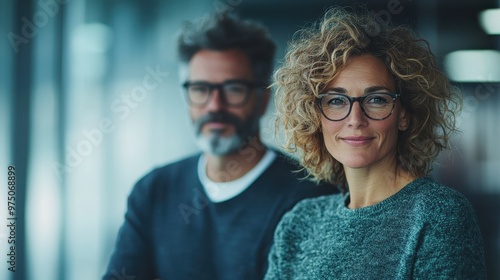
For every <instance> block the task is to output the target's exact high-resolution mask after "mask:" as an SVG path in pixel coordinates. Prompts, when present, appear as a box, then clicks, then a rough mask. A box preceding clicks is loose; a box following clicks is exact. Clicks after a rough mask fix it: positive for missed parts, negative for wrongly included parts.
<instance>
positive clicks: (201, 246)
mask: <svg viewBox="0 0 500 280" xmlns="http://www.w3.org/2000/svg"><path fill="white" fill-rule="evenodd" d="M198 159H199V155H196V156H193V157H190V158H187V159H185V160H182V161H179V162H177V163H173V164H170V165H167V166H165V167H162V168H159V169H156V170H154V171H152V172H151V173H149V174H148V175H146V176H145V177H144V178H142V179H141V180H140V181H139V182H138V183H137V184H136V186H135V187H134V189H133V191H132V193H131V194H130V196H129V199H128V209H127V212H126V214H125V222H124V224H123V226H122V228H121V230H120V233H119V236H118V239H117V243H116V247H115V251H114V252H113V255H112V257H111V261H110V263H109V266H108V269H107V272H106V274H105V276H104V277H103V279H113V278H117V277H122V278H124V277H132V276H134V277H135V278H134V279H136V280H142V279H148V280H152V279H158V278H159V279H163V280H165V279H231V280H233V279H262V278H263V277H264V274H265V271H266V269H267V256H268V253H269V250H270V247H271V243H272V238H273V233H274V229H275V227H276V225H277V223H278V222H279V220H280V218H281V217H282V215H283V214H284V213H285V212H286V211H287V210H289V209H291V208H292V207H293V206H294V205H295V204H296V203H297V202H298V201H299V200H301V199H303V198H306V197H315V196H320V195H323V194H329V193H333V192H336V189H335V188H334V187H333V186H325V185H320V186H317V185H315V184H314V183H312V182H309V181H299V180H298V179H297V177H299V176H300V175H295V173H292V170H297V169H298V167H297V166H296V165H294V164H292V163H291V160H289V159H285V158H284V157H282V156H281V155H278V157H277V158H276V159H275V160H274V162H273V163H272V164H271V166H269V167H268V168H267V170H266V171H264V173H263V174H262V175H261V176H260V177H259V178H258V179H257V180H256V181H255V182H254V183H253V184H252V185H251V186H250V187H249V188H248V189H246V190H245V191H243V192H242V193H241V194H239V195H238V196H236V197H234V198H232V199H230V200H227V201H223V202H219V203H212V202H211V201H209V199H208V198H207V196H206V194H205V191H204V189H203V186H202V185H201V183H200V181H199V179H198V173H197V163H198ZM117 279H120V278H117ZM125 279H128V278H125Z"/></svg>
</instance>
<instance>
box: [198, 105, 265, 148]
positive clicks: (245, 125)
mask: <svg viewBox="0 0 500 280" xmlns="http://www.w3.org/2000/svg"><path fill="white" fill-rule="evenodd" d="M210 122H221V123H227V124H231V125H233V126H234V128H235V133H234V134H233V135H229V136H222V134H223V133H224V130H223V129H221V130H212V131H210V132H209V134H208V135H204V134H203V133H202V128H203V125H205V124H207V123H210ZM193 124H194V129H195V134H196V135H195V136H196V143H197V144H198V147H199V148H200V149H201V150H202V151H203V152H205V153H208V154H212V155H216V156H224V155H228V154H231V153H235V152H236V151H237V150H238V149H239V148H240V147H241V146H242V145H243V144H244V143H245V141H249V138H250V137H252V136H257V135H258V133H259V118H258V116H257V114H256V113H254V114H252V115H250V116H249V117H248V118H247V119H246V120H241V119H240V118H238V117H237V116H235V115H233V114H231V113H228V112H227V111H223V110H221V111H218V112H215V113H213V112H211V113H208V114H207V115H204V116H202V117H200V118H199V119H198V120H195V121H193Z"/></svg>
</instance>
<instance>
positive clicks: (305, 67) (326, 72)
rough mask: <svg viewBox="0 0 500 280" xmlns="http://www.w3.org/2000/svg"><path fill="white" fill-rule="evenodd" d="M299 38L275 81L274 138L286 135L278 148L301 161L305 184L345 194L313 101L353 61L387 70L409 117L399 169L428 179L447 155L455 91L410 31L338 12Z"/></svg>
mask: <svg viewBox="0 0 500 280" xmlns="http://www.w3.org/2000/svg"><path fill="white" fill-rule="evenodd" d="M296 36H297V37H298V38H295V40H294V41H293V42H292V43H290V45H289V49H288V52H287V54H286V57H285V61H284V63H283V65H282V66H281V67H280V68H279V69H278V70H277V71H276V72H275V73H274V79H275V82H274V85H275V86H277V89H276V93H275V104H276V107H277V119H276V126H277V130H276V131H279V129H280V128H281V129H283V132H284V141H285V142H284V145H283V147H284V148H285V149H286V150H287V151H288V152H293V153H298V156H299V161H300V162H301V164H302V165H303V166H304V167H305V168H306V169H307V170H308V172H309V174H310V176H312V177H313V178H314V179H315V180H317V181H327V182H330V183H334V184H337V185H338V186H339V187H340V188H341V189H342V190H343V191H347V185H346V178H345V174H344V171H343V167H342V164H341V163H340V162H338V161H337V160H335V159H334V158H333V157H332V156H331V155H330V153H329V152H328V151H327V149H326V146H325V144H324V140H323V134H322V131H321V119H320V118H321V117H320V116H321V112H320V110H319V108H318V106H317V96H318V94H320V93H322V92H323V91H324V90H326V89H327V87H328V85H329V84H330V83H331V82H332V81H333V80H334V79H335V77H336V76H337V75H338V73H339V71H341V70H342V69H343V67H344V66H345V65H346V62H347V61H348V59H349V58H350V57H353V56H357V55H361V54H371V55H374V56H375V57H377V58H379V59H380V60H381V61H382V62H383V63H384V64H385V66H386V67H387V69H388V71H389V73H390V74H391V75H392V77H393V78H394V83H395V85H396V89H397V91H398V93H400V94H401V98H400V102H401V105H402V107H403V108H404V109H405V110H406V112H407V114H408V115H409V117H410V122H409V127H408V129H406V130H405V131H399V136H398V146H397V160H398V165H399V167H400V168H402V169H403V170H405V171H407V172H409V173H410V174H412V175H413V176H417V177H422V176H425V175H427V174H428V173H429V172H430V170H431V167H432V163H433V161H434V159H435V158H436V157H437V155H438V154H439V152H440V151H441V150H442V149H443V148H448V147H449V140H450V136H451V134H452V133H453V132H455V131H457V129H456V126H455V119H456V116H457V114H458V113H459V111H460V109H461V97H460V95H459V94H458V91H457V90H456V88H455V87H453V86H451V85H450V83H449V80H448V78H447V77H446V76H445V74H443V72H441V71H440V70H439V69H438V67H437V65H436V62H435V58H434V55H433V54H432V53H431V51H430V49H429V46H428V44H427V42H426V41H425V40H422V39H419V38H418V37H417V36H416V35H415V33H414V32H413V31H412V30H411V29H409V28H408V27H403V26H398V27H390V26H387V25H383V24H379V23H378V22H377V20H376V19H375V18H374V17H373V16H372V15H371V14H369V13H367V12H366V11H364V12H363V13H362V14H359V15H358V14H355V13H353V12H349V11H347V10H346V9H343V8H332V9H330V10H328V11H327V12H326V14H325V16H324V18H323V20H322V21H321V22H320V23H319V24H316V25H314V26H313V27H310V28H305V29H303V30H301V31H299V32H298V33H297V34H296Z"/></svg>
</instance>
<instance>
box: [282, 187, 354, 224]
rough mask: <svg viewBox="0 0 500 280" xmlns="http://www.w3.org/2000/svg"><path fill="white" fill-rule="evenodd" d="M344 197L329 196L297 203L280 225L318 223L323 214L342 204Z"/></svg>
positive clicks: (306, 199) (340, 195)
mask: <svg viewBox="0 0 500 280" xmlns="http://www.w3.org/2000/svg"><path fill="white" fill-rule="evenodd" d="M344 200H345V196H344V195H342V194H330V195H323V196H318V197H312V198H305V199H303V200H301V201H299V202H298V203H297V204H296V205H295V206H294V207H293V208H292V209H291V210H290V211H288V212H287V213H286V214H285V215H284V216H283V218H282V220H281V223H282V224H287V223H291V224H295V225H299V224H303V223H311V221H319V220H321V217H322V216H324V215H325V213H327V212H329V211H331V210H332V209H335V208H336V207H337V206H338V205H339V204H342V203H344Z"/></svg>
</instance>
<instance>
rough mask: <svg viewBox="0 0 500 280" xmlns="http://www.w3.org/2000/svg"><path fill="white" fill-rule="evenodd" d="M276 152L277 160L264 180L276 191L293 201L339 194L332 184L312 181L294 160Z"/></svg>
mask: <svg viewBox="0 0 500 280" xmlns="http://www.w3.org/2000/svg"><path fill="white" fill-rule="evenodd" d="M274 152H275V153H276V155H277V156H276V159H275V160H274V162H273V164H271V166H269V168H268V169H267V170H266V174H265V175H264V176H263V179H264V180H267V181H268V182H266V184H268V183H269V184H272V188H274V191H276V192H283V193H285V194H287V196H289V198H290V199H293V200H298V199H302V198H306V197H315V196H320V195H325V194H332V193H337V192H338V189H337V188H336V187H335V186H333V185H331V184H327V183H324V182H315V181H313V180H311V178H309V177H308V174H307V172H306V170H305V169H304V168H303V167H302V166H300V164H299V163H298V162H297V160H295V159H294V158H292V157H290V156H288V155H286V154H283V153H281V152H279V151H274ZM294 197H295V199H294Z"/></svg>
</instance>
